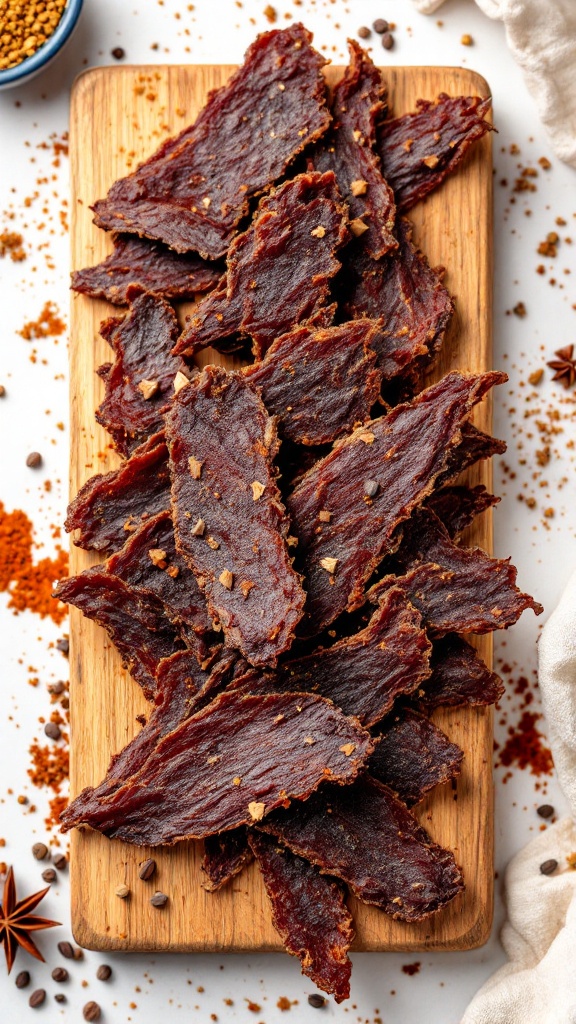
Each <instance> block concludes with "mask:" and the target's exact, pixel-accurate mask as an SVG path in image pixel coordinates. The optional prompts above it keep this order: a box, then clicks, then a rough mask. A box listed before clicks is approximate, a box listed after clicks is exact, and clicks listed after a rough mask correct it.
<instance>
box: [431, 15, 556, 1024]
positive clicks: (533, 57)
mask: <svg viewBox="0 0 576 1024" xmlns="http://www.w3.org/2000/svg"><path fill="white" fill-rule="evenodd" d="M413 2H414V5H415V7H416V8H417V9H418V10H419V11H421V12H422V13H423V14H432V12H433V11H436V10H437V9H438V8H439V7H440V6H441V5H442V4H443V3H444V0H413ZM476 3H477V4H478V7H479V8H480V9H481V10H482V11H484V14H487V15H488V17H489V18H495V19H499V20H500V21H503V22H504V25H505V27H506V38H507V41H508V46H509V47H510V51H511V53H512V55H513V57H514V59H515V60H516V61H517V63H518V64H519V65H520V67H521V68H522V70H523V72H524V77H525V80H526V85H527V86H528V89H529V91H530V93H531V95H532V98H533V100H534V102H535V104H536V109H537V110H538V115H539V117H540V120H541V121H542V123H543V124H544V126H545V128H546V130H547V131H548V134H549V136H550V142H551V144H552V148H553V150H554V152H555V153H556V156H558V157H559V158H560V159H561V160H565V161H566V163H569V164H571V165H572V166H573V167H576V0H476ZM558 1024H564V1022H563V1021H559V1022H558Z"/></svg>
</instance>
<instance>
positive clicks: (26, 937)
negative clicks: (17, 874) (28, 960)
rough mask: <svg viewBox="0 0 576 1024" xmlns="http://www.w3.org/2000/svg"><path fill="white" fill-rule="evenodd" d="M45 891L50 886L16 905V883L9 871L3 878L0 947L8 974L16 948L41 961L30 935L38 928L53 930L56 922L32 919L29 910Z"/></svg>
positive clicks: (0, 906)
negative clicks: (4, 957) (0, 946)
mask: <svg viewBox="0 0 576 1024" xmlns="http://www.w3.org/2000/svg"><path fill="white" fill-rule="evenodd" d="M49 888H50V886H48V887H47V888H46V889H42V891H41V892H36V893H34V895H33V896H28V897H27V898H26V899H25V900H20V902H19V903H17V902H16V883H15V881H14V872H13V870H12V868H10V870H9V872H8V874H7V876H6V881H5V883H4V896H3V898H2V903H1V904H0V942H2V943H3V945H4V953H5V954H6V963H7V965H8V974H10V971H11V970H12V964H13V963H14V959H15V957H16V953H17V952H18V947H19V946H21V947H22V949H25V950H26V952H27V953H30V954H31V956H35V957H36V959H37V960H44V957H43V956H42V953H41V952H40V950H39V949H38V947H37V946H36V945H35V944H34V942H33V941H32V938H31V936H30V932H37V931H40V930H41V929H42V928H54V927H55V926H56V925H58V924H60V922H59V921H48V920H47V918H45V917H36V915H35V914H32V913H30V911H32V910H34V908H35V907H37V906H38V904H39V903H40V900H42V899H43V898H44V896H45V895H46V893H47V892H48V889H49Z"/></svg>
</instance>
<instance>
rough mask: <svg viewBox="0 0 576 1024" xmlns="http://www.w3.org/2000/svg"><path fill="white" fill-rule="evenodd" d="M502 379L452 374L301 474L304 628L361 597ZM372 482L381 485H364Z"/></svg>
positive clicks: (298, 515)
mask: <svg viewBox="0 0 576 1024" xmlns="http://www.w3.org/2000/svg"><path fill="white" fill-rule="evenodd" d="M505 379H506V377H505V375H503V374H499V373H486V374H482V375H480V376H476V377H466V376H463V375H461V374H458V373H451V374H448V375H447V376H445V377H443V378H442V380H441V381H439V382H438V383H437V384H434V385H432V387H430V388H428V389H427V390H426V391H422V392H421V393H420V394H419V395H418V396H417V398H415V399H414V400H413V401H412V402H411V403H407V404H405V405H399V406H396V408H395V409H393V410H392V412H391V413H389V414H388V415H387V416H383V417H381V418H380V419H377V420H372V421H371V422H370V423H369V424H367V425H366V426H365V427H363V428H360V429H359V430H356V431H355V432H354V433H353V434H352V435H351V436H350V437H347V438H344V440H342V441H338V442H337V443H336V445H335V446H334V448H333V450H332V451H331V452H330V454H329V455H327V456H326V457H325V458H324V459H321V460H320V461H319V462H318V463H316V465H315V466H313V467H312V469H310V470H309V471H308V473H306V475H305V476H304V477H303V478H302V480H301V481H300V483H299V484H298V486H297V487H296V488H295V489H294V491H293V492H292V494H291V495H290V496H289V498H288V501H287V506H288V510H289V512H290V513H291V515H292V520H293V523H294V526H295V529H297V532H298V539H299V544H298V548H297V559H298V561H297V567H298V568H299V569H300V571H301V572H303V574H304V577H305V581H306V589H307V593H308V597H307V605H306V611H307V617H306V621H305V622H304V623H303V627H304V630H305V632H306V634H307V635H309V636H312V635H315V634H317V633H319V632H321V630H322V629H324V628H325V627H326V626H328V625H329V624H330V623H331V622H333V621H334V619H336V618H337V616H338V615H340V614H341V613H342V612H343V611H344V610H346V609H348V610H349V611H351V610H353V609H354V608H358V607H360V605H361V604H362V603H363V602H364V599H365V598H364V586H365V584H366V582H367V581H368V579H369V578H370V576H371V575H372V573H373V571H374V570H375V569H376V567H377V566H378V565H379V563H380V562H381V561H382V559H383V558H384V557H385V556H386V555H387V554H389V553H390V552H391V550H392V549H393V540H392V538H393V534H394V531H395V530H396V528H397V527H398V525H399V523H401V522H402V521H403V520H404V519H407V518H408V517H409V516H410V514H411V512H412V510H413V509H414V508H415V507H416V506H417V505H418V504H419V503H421V502H422V501H423V500H424V498H425V497H426V496H427V495H428V494H429V493H430V492H431V490H432V488H433V486H434V484H435V482H436V479H437V477H438V476H439V474H440V473H442V472H443V471H444V469H445V466H446V462H447V460H448V458H449V454H450V450H451V448H452V447H453V446H454V445H456V444H458V442H459V440H460V430H461V427H462V423H463V422H464V421H465V420H466V418H467V416H468V415H469V413H470V410H471V408H472V406H473V405H474V404H475V403H476V402H478V401H480V399H481V398H482V397H483V395H484V394H485V393H486V392H487V391H488V390H489V389H490V388H491V387H492V386H493V385H494V384H497V383H500V382H501V381H503V380H505ZM184 390H186V389H184ZM367 482H370V485H371V486H370V492H373V491H374V487H372V483H374V485H376V487H377V490H376V493H370V494H368V493H367Z"/></svg>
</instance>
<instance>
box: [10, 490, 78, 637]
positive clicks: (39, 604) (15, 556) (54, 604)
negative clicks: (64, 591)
mask: <svg viewBox="0 0 576 1024" xmlns="http://www.w3.org/2000/svg"><path fill="white" fill-rule="evenodd" d="M32 547H33V541H32V523H31V522H30V520H29V519H28V516H27V515H26V513H25V512H22V511H21V509H15V510H14V512H7V511H6V509H5V507H4V505H3V503H2V502H1V501H0V549H1V550H2V558H0V591H8V593H9V594H10V600H9V602H8V607H9V608H13V609H14V611H15V614H17V613H18V612H21V611H24V610H25V609H27V610H28V611H32V612H36V614H37V615H40V616H42V618H46V617H47V616H50V618H51V619H53V620H54V622H56V623H59V622H62V620H63V619H64V618H65V617H66V615H67V609H66V607H65V606H64V605H63V604H61V603H60V602H59V601H55V600H54V598H53V597H52V590H53V586H54V581H55V580H57V579H60V577H61V576H66V575H67V573H68V554H67V552H66V551H64V550H63V549H62V548H61V547H60V546H59V545H57V546H56V558H54V559H52V558H41V559H40V561H39V562H36V563H34V561H33V559H32Z"/></svg>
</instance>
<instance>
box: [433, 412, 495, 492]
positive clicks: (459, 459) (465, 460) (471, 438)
mask: <svg viewBox="0 0 576 1024" xmlns="http://www.w3.org/2000/svg"><path fill="white" fill-rule="evenodd" d="M505 451H506V442H505V441H500V440H499V439H498V438H497V437H491V436H490V434H485V433H484V432H483V431H482V430H479V429H478V427H475V426H474V424H472V423H465V424H464V426H463V428H462V440H461V441H460V444H458V445H456V447H455V448H452V450H451V452H450V455H449V457H448V461H447V463H446V469H445V470H444V472H443V473H441V474H440V476H439V477H438V480H437V487H441V486H443V485H444V484H448V483H451V482H452V481H453V480H455V479H456V477H458V476H459V475H460V473H463V472H464V470H466V469H468V468H469V467H470V466H473V465H475V463H477V462H482V461H483V460H484V459H491V458H492V456H493V455H503V454H504V452H505Z"/></svg>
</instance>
